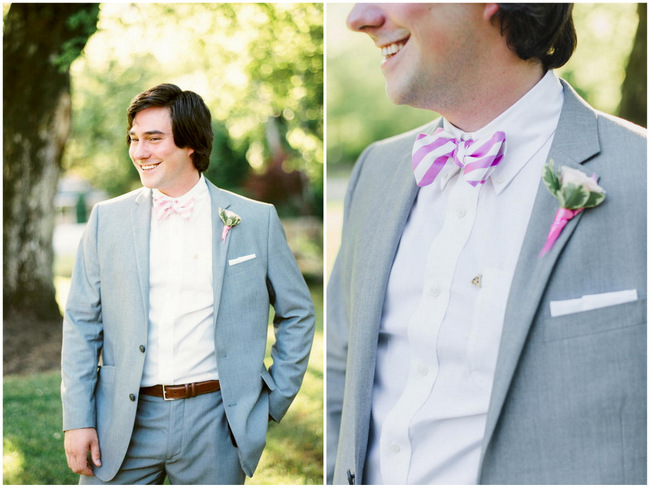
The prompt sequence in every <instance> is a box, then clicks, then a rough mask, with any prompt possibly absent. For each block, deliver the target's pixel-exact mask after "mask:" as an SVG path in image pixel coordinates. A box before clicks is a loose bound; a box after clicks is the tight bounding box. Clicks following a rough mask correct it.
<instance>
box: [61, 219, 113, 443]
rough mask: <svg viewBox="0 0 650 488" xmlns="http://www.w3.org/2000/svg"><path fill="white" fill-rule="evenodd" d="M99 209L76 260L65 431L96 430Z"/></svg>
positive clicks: (65, 372)
mask: <svg viewBox="0 0 650 488" xmlns="http://www.w3.org/2000/svg"><path fill="white" fill-rule="evenodd" d="M97 229H98V207H95V208H94V209H93V211H92V212H91V215H90V219H89V221H88V224H87V226H86V230H85V232H84V234H83V237H82V239H81V242H80V244H79V248H78V250H77V256H76V260H75V265H74V270H73V273H72V281H71V284H70V293H69V296H68V301H67V304H66V308H65V315H64V319H63V347H62V350H61V378H62V381H61V399H62V402H63V430H71V429H79V428H85V427H94V428H96V426H97V425H96V412H95V393H94V392H95V385H96V383H97V364H98V362H99V356H100V352H101V348H102V344H103V341H102V330H103V324H102V308H101V286H100V266H99V260H98V253H97Z"/></svg>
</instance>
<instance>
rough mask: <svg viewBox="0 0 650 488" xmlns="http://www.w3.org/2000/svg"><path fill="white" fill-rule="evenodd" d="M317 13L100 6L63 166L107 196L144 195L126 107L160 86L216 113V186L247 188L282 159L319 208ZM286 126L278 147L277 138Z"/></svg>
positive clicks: (242, 7)
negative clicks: (130, 147)
mask: <svg viewBox="0 0 650 488" xmlns="http://www.w3.org/2000/svg"><path fill="white" fill-rule="evenodd" d="M322 19H323V12H322V4H214V3H212V4H206V3H199V4H102V6H101V13H100V20H99V27H100V31H99V32H97V33H96V34H95V35H94V36H93V37H92V38H91V39H90V41H89V43H88V46H87V47H86V50H85V56H83V57H82V58H80V59H79V60H77V61H76V62H75V63H74V64H73V66H72V82H73V110H74V122H73V134H72V137H71V140H70V147H69V150H68V153H67V156H66V159H65V167H66V168H68V169H72V170H74V171H75V172H77V173H80V174H82V175H83V176H85V177H88V178H90V179H91V181H93V183H94V184H95V185H96V186H99V187H101V188H105V189H107V190H108V191H109V193H110V194H112V195H116V194H119V193H123V192H124V191H127V190H129V189H132V188H133V187H137V186H139V181H138V177H137V173H136V172H135V170H134V169H133V168H130V166H132V165H131V163H130V161H129V159H128V155H127V149H126V146H124V140H125V139H124V133H125V129H126V127H125V112H126V108H127V106H128V104H129V102H130V100H131V99H132V98H133V97H134V96H135V95H136V94H138V93H140V92H141V91H143V90H145V89H147V88H150V87H151V86H154V85H156V84H158V83H166V82H169V83H175V84H177V85H179V86H180V87H181V88H183V89H186V90H192V91H195V92H197V93H199V94H200V95H201V96H202V97H203V98H204V99H205V101H206V103H207V105H208V107H210V110H211V112H212V117H213V124H214V129H215V130H214V132H215V141H214V151H213V155H212V158H211V168H210V169H209V170H208V172H207V176H208V177H209V178H214V181H215V183H216V184H218V185H219V186H222V187H224V188H228V189H233V190H235V191H241V190H242V186H243V184H244V181H245V179H246V176H247V175H248V174H250V173H251V171H252V172H255V173H264V171H265V170H266V169H267V168H268V166H269V164H270V163H271V161H272V160H273V159H274V157H276V155H277V154H278V153H279V152H282V153H283V154H284V155H285V156H284V162H283V166H282V167H283V168H284V169H285V170H286V171H290V170H293V169H298V170H301V171H304V172H305V174H306V176H307V179H308V181H309V185H308V188H307V191H306V195H309V196H310V198H311V200H312V201H311V202H310V203H311V204H312V208H316V209H317V208H318V206H319V205H322V203H317V200H315V199H316V198H317V195H319V194H320V195H322V186H323V180H322V170H323V143H322V139H323V124H322V113H323V110H322V103H323V94H322V90H323V80H322V72H323V56H322V53H323V45H322V34H323V31H322ZM276 120H280V121H281V126H282V127H281V130H280V133H279V135H280V141H279V143H278V142H277V141H276V139H274V137H273V136H274V134H275V133H274V125H275V121H276Z"/></svg>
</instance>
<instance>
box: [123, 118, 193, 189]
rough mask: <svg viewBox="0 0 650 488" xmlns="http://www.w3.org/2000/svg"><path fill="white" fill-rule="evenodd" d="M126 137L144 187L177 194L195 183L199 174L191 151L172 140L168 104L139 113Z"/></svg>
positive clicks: (132, 159) (130, 154) (130, 153)
mask: <svg viewBox="0 0 650 488" xmlns="http://www.w3.org/2000/svg"><path fill="white" fill-rule="evenodd" d="M129 136H130V139H131V145H130V146H129V156H130V157H131V161H133V164H134V165H135V167H136V169H137V170H138V173H139V174H140V180H141V181H142V184H143V185H144V186H146V187H147V188H157V189H158V190H160V191H161V192H162V193H164V194H166V195H168V196H171V197H178V196H182V195H184V194H185V193H186V192H187V191H189V190H191V189H192V187H193V186H194V184H196V182H197V181H198V177H199V173H198V171H197V170H196V168H195V167H194V164H193V163H192V158H191V157H190V156H191V154H192V153H193V152H194V150H193V149H190V148H180V147H178V146H176V144H175V143H174V136H173V134H172V118H171V112H170V110H169V108H168V107H149V108H146V109H144V110H142V111H140V112H138V113H137V114H136V115H135V117H134V119H133V126H132V127H131V130H130V131H129Z"/></svg>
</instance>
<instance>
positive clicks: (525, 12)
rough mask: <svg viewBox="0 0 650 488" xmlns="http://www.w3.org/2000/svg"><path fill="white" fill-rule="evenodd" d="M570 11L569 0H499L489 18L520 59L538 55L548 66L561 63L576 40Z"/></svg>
mask: <svg viewBox="0 0 650 488" xmlns="http://www.w3.org/2000/svg"><path fill="white" fill-rule="evenodd" d="M572 14H573V4H572V3H500V4H499V11H498V12H497V13H496V14H495V15H494V16H493V17H492V20H493V21H494V20H498V21H500V23H501V33H502V34H505V35H506V39H507V42H508V47H510V49H512V50H513V51H515V52H516V53H517V55H518V56H519V57H520V58H521V59H533V58H535V59H539V60H540V61H541V62H542V65H543V66H544V69H545V70H549V69H553V68H559V67H560V66H563V65H564V64H565V63H566V62H567V61H568V60H569V58H570V57H571V55H572V54H573V51H574V50H575V48H576V45H577V44H578V38H577V36H576V30H575V27H574V25H573V17H572Z"/></svg>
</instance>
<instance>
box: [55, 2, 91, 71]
mask: <svg viewBox="0 0 650 488" xmlns="http://www.w3.org/2000/svg"><path fill="white" fill-rule="evenodd" d="M98 14H99V4H97V3H89V4H86V5H85V8H83V9H82V10H79V11H78V12H77V13H75V14H73V15H71V16H70V17H68V18H67V19H66V23H65V24H66V28H67V29H68V30H69V31H71V32H74V33H75V37H73V38H71V39H69V40H67V41H65V42H64V43H63V45H62V46H61V53H60V54H59V56H58V57H57V58H56V59H55V60H54V63H55V64H56V65H57V66H58V67H59V72H60V73H65V72H67V71H68V70H69V69H70V65H71V64H72V62H73V61H74V60H75V59H77V58H78V57H79V55H80V54H81V51H83V48H84V46H85V45H86V41H87V40H88V38H89V37H90V36H91V35H92V34H93V33H94V32H95V31H96V30H97V15H98Z"/></svg>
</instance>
